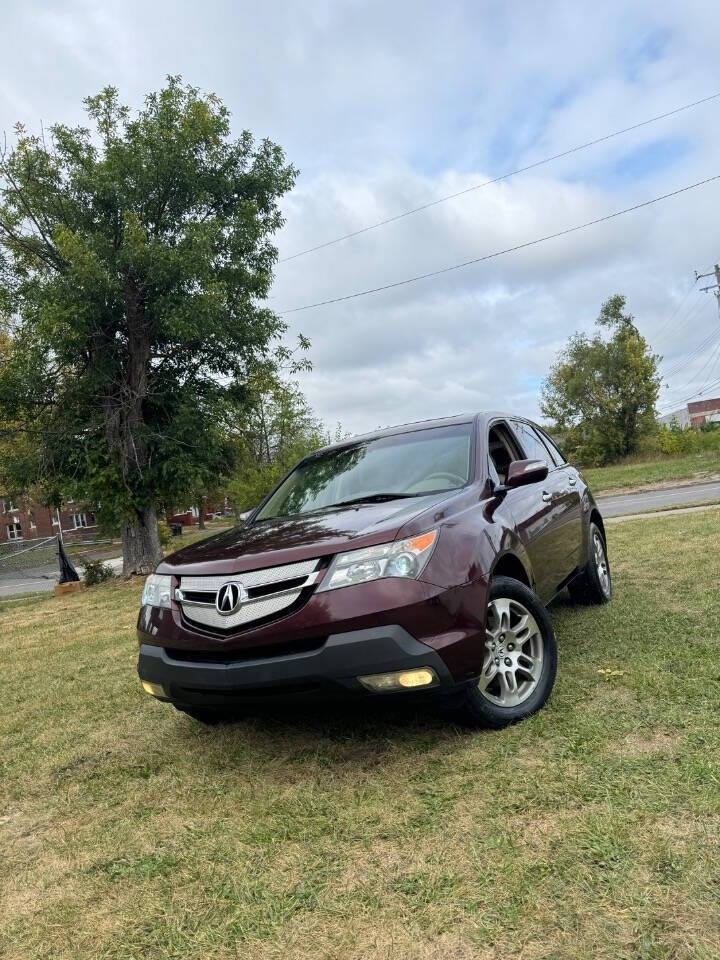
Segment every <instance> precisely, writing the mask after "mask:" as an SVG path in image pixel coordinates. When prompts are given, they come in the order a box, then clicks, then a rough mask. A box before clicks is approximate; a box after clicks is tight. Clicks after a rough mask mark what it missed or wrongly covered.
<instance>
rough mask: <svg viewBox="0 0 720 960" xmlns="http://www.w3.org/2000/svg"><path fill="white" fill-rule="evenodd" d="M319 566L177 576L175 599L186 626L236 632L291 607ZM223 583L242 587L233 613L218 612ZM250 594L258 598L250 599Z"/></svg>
mask: <svg viewBox="0 0 720 960" xmlns="http://www.w3.org/2000/svg"><path fill="white" fill-rule="evenodd" d="M319 566H320V561H319V560H305V561H303V562H301V563H288V564H284V565H283V566H281V567H266V568H265V569H263V570H251V571H249V572H248V573H238V574H234V575H233V574H224V575H221V576H212V577H202V576H187V577H181V578H180V586H179V587H178V589H177V590H176V591H175V599H176V600H177V601H178V603H179V604H180V607H181V609H182V612H183V616H184V617H185V619H186V620H188V621H190V623H196V624H198V626H201V627H205V628H210V629H212V630H220V631H222V632H227V631H228V630H237V629H239V628H241V627H244V626H246V625H248V624H251V623H253V622H255V621H256V620H264V619H266V618H267V617H273V616H277V615H278V614H280V613H282V611H283V610H285V609H286V608H287V607H291V606H292V605H293V604H294V603H295V602H296V601H297V600H298V599H299V597H300V594H301V593H302V591H303V590H305V589H306V588H307V587H309V586H312V584H314V583H315V581H316V580H317V578H318V568H319ZM227 583H239V584H242V586H243V587H244V588H245V591H246V594H247V596H246V599H244V600H243V601H242V603H241V604H240V607H239V608H238V609H237V610H235V611H234V612H233V613H231V614H229V615H224V614H221V613H219V612H218V609H217V606H216V601H217V595H218V591H219V590H220V589H221V588H222V587H223V586H224V585H225V584H227ZM254 591H258V594H259V595H257V596H253V593H254Z"/></svg>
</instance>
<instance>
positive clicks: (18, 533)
mask: <svg viewBox="0 0 720 960" xmlns="http://www.w3.org/2000/svg"><path fill="white" fill-rule="evenodd" d="M7 537H8V540H22V539H23V533H22V527H21V526H20V524H19V523H9V524H8V525H7Z"/></svg>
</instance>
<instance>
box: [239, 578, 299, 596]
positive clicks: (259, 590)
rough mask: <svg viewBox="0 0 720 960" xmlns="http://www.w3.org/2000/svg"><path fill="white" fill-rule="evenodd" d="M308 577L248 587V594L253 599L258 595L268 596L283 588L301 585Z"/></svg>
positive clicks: (287, 588)
mask: <svg viewBox="0 0 720 960" xmlns="http://www.w3.org/2000/svg"><path fill="white" fill-rule="evenodd" d="M306 580H307V577H293V579H292V580H276V581H275V583H266V584H265V585H264V586H262V587H248V596H249V597H250V599H251V600H255V599H256V598H257V597H268V596H270V594H271V593H280V591H281V590H292V589H294V588H296V587H301V586H302V585H303V584H304V583H305V581H306Z"/></svg>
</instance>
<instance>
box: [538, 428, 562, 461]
mask: <svg viewBox="0 0 720 960" xmlns="http://www.w3.org/2000/svg"><path fill="white" fill-rule="evenodd" d="M533 429H534V430H535V433H537V434H538V436H539V437H540V439H541V440H542V442H543V443H544V444H545V446H546V447H547V448H548V450H549V451H550V456H551V457H552V458H553V460H554V461H555V465H556V466H558V467H562V466H564V465H565V464H566V463H567V460H566V459H565V457H564V456H563V455H562V454H561V453H560V451H559V450H558V448H557V446H556V445H555V444H554V443H553V441H552V440H551V439H550V437H549V436H548V435H547V434H546V433H545V431H544V430H541V429H540V428H539V427H534V428H533Z"/></svg>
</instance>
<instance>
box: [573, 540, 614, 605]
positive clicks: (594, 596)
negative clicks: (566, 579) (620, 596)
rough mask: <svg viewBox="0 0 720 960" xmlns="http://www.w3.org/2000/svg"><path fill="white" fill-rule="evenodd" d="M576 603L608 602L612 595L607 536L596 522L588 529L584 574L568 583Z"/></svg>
mask: <svg viewBox="0 0 720 960" xmlns="http://www.w3.org/2000/svg"><path fill="white" fill-rule="evenodd" d="M568 593H569V594H570V596H571V598H572V599H573V600H574V601H575V603H607V602H608V601H609V600H610V598H611V597H612V577H611V576H610V564H609V562H608V557H607V546H606V544H605V537H604V536H603V535H602V531H601V530H600V527H598V525H597V524H596V523H591V524H590V527H589V529H588V557H587V562H586V564H585V569H584V571H583V572H582V574H581V575H580V576H579V577H578V578H577V580H573V582H572V583H570V584H569V585H568Z"/></svg>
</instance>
